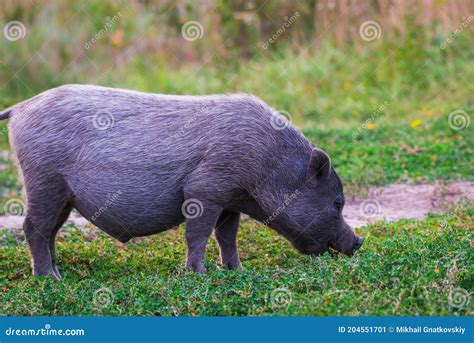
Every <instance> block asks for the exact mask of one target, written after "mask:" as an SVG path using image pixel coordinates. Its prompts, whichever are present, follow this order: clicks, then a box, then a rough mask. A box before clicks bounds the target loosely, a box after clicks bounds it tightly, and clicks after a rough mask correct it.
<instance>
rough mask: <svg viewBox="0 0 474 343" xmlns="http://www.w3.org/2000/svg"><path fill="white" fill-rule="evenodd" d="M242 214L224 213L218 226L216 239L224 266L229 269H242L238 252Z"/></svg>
mask: <svg viewBox="0 0 474 343" xmlns="http://www.w3.org/2000/svg"><path fill="white" fill-rule="evenodd" d="M239 223H240V213H238V212H230V211H224V212H222V214H221V216H220V217H219V220H218V221H217V225H216V230H215V233H216V238H217V242H218V243H219V247H220V250H221V261H222V265H224V266H227V268H229V269H241V268H242V265H241V264H240V259H239V252H238V251H237V232H238V230H239Z"/></svg>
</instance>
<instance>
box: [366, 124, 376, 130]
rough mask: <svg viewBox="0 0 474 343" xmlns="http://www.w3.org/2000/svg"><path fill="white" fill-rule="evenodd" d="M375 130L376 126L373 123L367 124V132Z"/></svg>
mask: <svg viewBox="0 0 474 343" xmlns="http://www.w3.org/2000/svg"><path fill="white" fill-rule="evenodd" d="M376 128H377V126H376V125H375V124H374V123H368V124H367V130H371V131H373V130H375V129H376Z"/></svg>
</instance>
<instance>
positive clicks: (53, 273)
mask: <svg viewBox="0 0 474 343" xmlns="http://www.w3.org/2000/svg"><path fill="white" fill-rule="evenodd" d="M51 274H52V275H53V276H54V278H55V279H56V280H58V281H59V280H61V279H62V277H61V274H59V270H58V267H56V266H55V265H54V266H53V269H52V270H51Z"/></svg>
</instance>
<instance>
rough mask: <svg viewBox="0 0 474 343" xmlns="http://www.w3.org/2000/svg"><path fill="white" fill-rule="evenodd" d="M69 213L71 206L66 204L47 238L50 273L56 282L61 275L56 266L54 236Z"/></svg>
mask: <svg viewBox="0 0 474 343" xmlns="http://www.w3.org/2000/svg"><path fill="white" fill-rule="evenodd" d="M71 211H72V204H71V203H70V202H68V203H67V204H66V206H65V207H64V208H63V209H62V211H61V213H60V214H59V216H58V219H57V220H56V224H55V226H54V228H53V232H52V234H51V237H50V238H49V250H50V252H51V264H52V267H53V269H52V272H53V275H54V277H55V278H56V279H57V280H60V279H61V274H59V270H58V267H57V265H56V234H57V233H58V231H59V229H60V228H61V227H62V226H63V225H64V223H65V222H66V220H67V218H68V217H69V215H70V214H71Z"/></svg>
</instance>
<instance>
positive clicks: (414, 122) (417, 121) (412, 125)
mask: <svg viewBox="0 0 474 343" xmlns="http://www.w3.org/2000/svg"><path fill="white" fill-rule="evenodd" d="M421 124H423V123H422V122H421V120H420V119H415V120H413V121H412V122H411V123H410V126H411V127H412V128H414V129H416V128H417V127H418V126H420V125H421Z"/></svg>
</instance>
